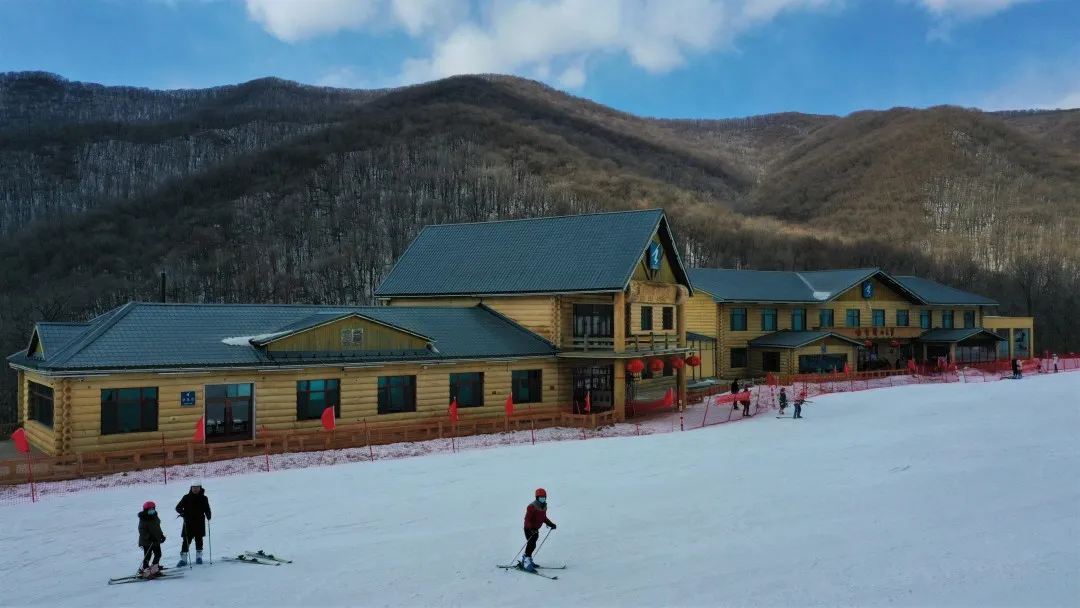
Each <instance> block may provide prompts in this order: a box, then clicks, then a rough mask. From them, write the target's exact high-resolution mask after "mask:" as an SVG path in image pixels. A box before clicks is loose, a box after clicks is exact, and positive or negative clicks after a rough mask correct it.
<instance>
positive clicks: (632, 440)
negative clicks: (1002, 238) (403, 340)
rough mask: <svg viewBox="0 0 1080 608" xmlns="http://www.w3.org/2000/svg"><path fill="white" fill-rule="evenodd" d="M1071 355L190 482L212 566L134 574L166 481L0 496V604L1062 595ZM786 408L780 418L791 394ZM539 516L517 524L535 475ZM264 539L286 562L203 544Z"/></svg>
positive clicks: (171, 540)
mask: <svg viewBox="0 0 1080 608" xmlns="http://www.w3.org/2000/svg"><path fill="white" fill-rule="evenodd" d="M1078 389H1080V374H1060V375H1057V376H1053V375H1051V376H1047V377H1031V378H1025V379H1024V380H1021V381H1002V382H995V383H990V384H973V385H971V384H969V385H964V384H951V385H922V386H907V387H898V388H892V389H880V390H874V391H867V392H859V393H848V394H836V395H829V396H824V397H819V398H815V399H814V403H812V404H808V405H807V406H806V408H805V410H804V415H805V419H803V420H791V419H786V420H778V419H776V418H775V417H774V416H773V415H765V416H762V417H760V418H755V419H752V420H749V421H746V422H741V423H739V424H730V425H722V426H718V427H712V428H706V429H701V430H695V431H688V432H684V433H670V434H659V435H651V436H644V437H627V438H616V439H600V440H595V441H577V442H563V443H549V444H539V445H536V446H520V447H509V448H501V449H491V450H478V451H471V452H461V453H457V454H436V455H432V456H425V457H418V458H411V459H405V460H388V461H379V462H375V463H357V464H346V465H340V466H329V467H321V468H309V469H300V470H289V471H277V472H273V473H262V474H251V475H246V476H236V477H226V478H209V479H207V480H206V492H207V495H208V496H209V498H210V501H211V505H212V507H213V512H214V519H213V521H212V522H211V532H212V534H213V536H212V543H213V545H212V547H213V554H214V557H215V563H214V564H213V565H212V566H210V565H203V566H196V567H195V569H194V570H192V571H190V572H187V574H186V576H185V577H184V578H183V579H180V580H164V581H154V582H149V583H137V584H130V585H118V586H111V587H110V586H107V585H106V580H107V579H108V578H109V577H117V576H122V575H126V574H129V573H131V572H133V571H134V569H135V568H136V566H137V564H138V561H139V559H140V557H141V554H140V552H139V549H138V548H137V547H136V539H137V533H136V517H135V514H136V512H137V511H138V509H139V507H140V505H141V504H142V502H143V501H145V500H154V501H156V502H157V503H158V506H159V510H160V511H161V512H162V514H163V517H162V520H163V528H164V530H165V534H166V535H167V536H168V541H167V543H166V551H165V556H166V557H165V559H164V560H163V563H166V564H168V565H174V564H175V561H176V559H177V557H178V553H179V543H180V523H179V520H177V519H174V518H173V517H172V516H171V515H170V513H171V512H172V507H173V506H174V505H175V504H176V502H177V501H178V500H179V499H180V495H181V494H180V492H182V491H183V489H182V488H179V487H176V486H172V485H170V486H165V487H161V486H153V487H139V486H135V487H121V488H117V489H114V490H108V491H100V492H90V493H85V494H76V495H72V496H67V497H56V498H51V499H49V500H46V501H43V502H40V503H37V504H19V505H14V506H9V507H3V508H0V556H2V557H3V559H0V590H2V594H3V595H2V597H3V600H2V602H0V604H2V605H3V606H65V607H67V606H95V607H100V606H109V607H114V606H141V607H148V606H149V607H153V608H165V607H169V606H185V607H189V606H199V607H200V608H204V607H211V606H222V607H225V606H261V607H267V606H298V607H299V606H309V607H316V606H318V607H329V606H529V605H543V606H553V607H554V606H591V607H599V606H620V607H625V606H720V605H723V606H818V605H820V606H880V605H886V604H889V605H902V606H1078V605H1080V576H1078V574H1080V473H1078V471H1080V397H1078V394H1080V393H1078ZM789 415H790V414H789ZM538 486H543V487H545V488H546V489H547V490H548V493H549V501H550V504H551V507H550V516H551V518H552V520H554V521H555V522H556V523H557V524H558V525H559V528H558V530H556V531H555V532H553V533H552V534H551V537H550V538H549V539H548V541H547V544H546V545H544V547H543V548H542V550H541V551H540V552H539V553H538V555H537V562H538V563H541V564H543V563H545V562H547V563H553V564H567V566H568V568H567V569H566V570H564V571H559V572H557V574H558V575H559V580H555V581H551V580H545V579H543V578H540V577H535V576H532V575H529V574H525V573H520V572H512V571H511V572H507V571H503V570H500V569H497V568H496V567H495V566H496V565H497V564H500V563H507V562H509V561H510V559H511V558H512V557H513V556H514V551H515V550H516V549H518V548H519V547H520V546H521V545H522V544H523V543H524V538H523V536H522V531H521V524H522V517H523V515H524V511H525V505H526V504H527V503H528V502H529V501H530V500H531V498H532V492H533V489H534V488H536V487H538ZM258 549H265V550H267V551H269V552H273V553H276V554H278V555H281V556H284V557H286V558H288V559H292V560H295V563H293V564H289V565H282V566H258V565H247V564H235V563H225V562H221V561H220V560H219V559H217V558H221V557H224V556H226V555H230V554H231V555H236V554H238V553H240V552H241V551H244V550H258Z"/></svg>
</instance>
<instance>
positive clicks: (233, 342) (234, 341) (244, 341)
mask: <svg viewBox="0 0 1080 608" xmlns="http://www.w3.org/2000/svg"><path fill="white" fill-rule="evenodd" d="M283 333H284V332H280V331H279V332H273V333H269V334H256V335H254V336H237V337H235V338H223V339H222V340H221V342H222V343H223V344H228V345H229V346H251V342H252V341H255V340H269V339H270V338H273V337H275V336H280V335H281V334H283Z"/></svg>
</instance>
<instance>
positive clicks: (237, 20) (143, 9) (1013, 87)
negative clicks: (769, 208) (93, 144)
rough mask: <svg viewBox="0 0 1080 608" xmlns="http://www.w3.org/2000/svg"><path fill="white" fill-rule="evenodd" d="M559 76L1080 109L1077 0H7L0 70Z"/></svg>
mask: <svg viewBox="0 0 1080 608" xmlns="http://www.w3.org/2000/svg"><path fill="white" fill-rule="evenodd" d="M13 70H44V71H49V72H55V73H58V74H60V75H62V76H64V77H66V78H69V79H71V80H82V81H90V82H99V83H104V84H111V85H120V84H124V85H135V86H143V87H151V88H188V87H206V86H214V85H221V84H230V83H237V82H243V81H246V80H251V79H254V78H260V77H264V76H277V77H280V78H286V79H290V80H296V81H299V82H304V83H310V84H324V85H330V86H346V87H360V88H369V87H383V86H397V85H400V84H410V83H415V82H422V81H426V80H432V79H436V78H440V77H445V76H449V75H453V74H461V73H478V72H499V73H513V74H518V75H521V76H525V77H529V78H536V79H539V80H543V81H545V82H547V83H549V84H551V85H553V86H556V87H558V88H560V89H563V90H566V91H568V92H570V93H572V94H575V95H579V96H583V97H588V98H590V99H593V100H596V101H598V102H600V103H604V104H607V105H610V106H614V107H616V108H619V109H621V110H626V111H629V112H634V113H636V114H643V115H649V116H664V117H701V118H720V117H733V116H747V115H753V114H764V113H771V112H784V111H798V112H811V113H827V114H847V113H849V112H853V111H857V110H862V109H882V108H889V107H895V106H915V107H926V106H931V105H937V104H958V105H965V106H975V107H981V108H985V109H992V110H996V109H1003V108H1031V107H1038V108H1048V107H1080V0H0V71H13Z"/></svg>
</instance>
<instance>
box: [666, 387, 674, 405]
mask: <svg viewBox="0 0 1080 608" xmlns="http://www.w3.org/2000/svg"><path fill="white" fill-rule="evenodd" d="M673 405H675V396H674V395H673V394H672V393H671V389H670V388H669V389H667V392H666V393H664V407H671V406H673Z"/></svg>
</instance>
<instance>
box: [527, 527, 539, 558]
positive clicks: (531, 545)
mask: <svg viewBox="0 0 1080 608" xmlns="http://www.w3.org/2000/svg"><path fill="white" fill-rule="evenodd" d="M525 538H527V539H528V540H529V542H527V543H525V557H532V554H533V550H534V549H536V539H538V538H540V530H534V529H533V528H525Z"/></svg>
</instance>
